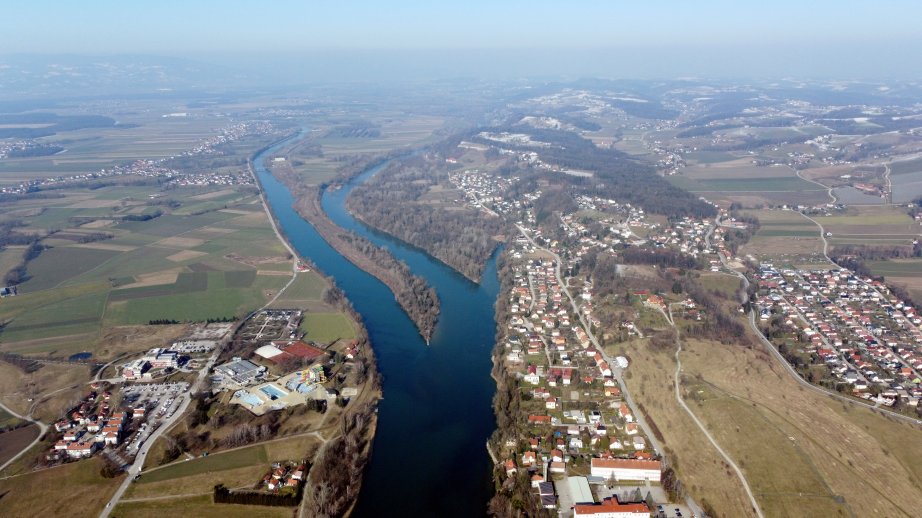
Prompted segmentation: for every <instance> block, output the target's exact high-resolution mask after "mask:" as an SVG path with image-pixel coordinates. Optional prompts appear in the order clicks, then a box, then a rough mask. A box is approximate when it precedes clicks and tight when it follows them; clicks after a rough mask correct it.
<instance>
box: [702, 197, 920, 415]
mask: <svg viewBox="0 0 922 518" xmlns="http://www.w3.org/2000/svg"><path fill="white" fill-rule="evenodd" d="M804 217H805V218H807V219H809V220H811V221H813V222H814V223H816V225H817V226H819V227H820V232H821V234H825V232H823V227H822V225H820V224H819V223H818V222H816V221H814V220H813V219H812V218H809V217H807V216H806V215H804ZM823 241H824V242H825V241H826V237H825V235H823ZM718 257H720V262H721V264H722V265H723V267H724V269H725V270H727V271H728V272H730V273H732V274H734V275H736V276H737V277H739V278H740V279H741V280H742V281H743V291H747V290H748V289H749V279H748V278H747V277H746V276H745V275H743V274H742V273H741V272H738V271H736V270H734V269H733V268H730V267H729V266H727V260H726V257H724V256H723V255H721V254H718ZM827 258H828V257H827ZM830 262H832V261H830ZM749 327H750V328H751V329H752V332H753V333H754V334H755V335H756V336H757V337H758V339H759V342H760V343H761V344H762V345H763V346H764V347H765V349H767V350H768V352H769V353H771V355H772V356H773V357H774V358H775V359H777V360H778V362H779V363H780V364H781V366H782V367H784V370H785V371H786V372H787V373H788V374H790V375H791V377H793V378H794V381H796V382H797V383H799V384H800V385H801V386H802V387H804V388H807V389H809V390H812V391H814V392H817V393H819V394H823V395H826V396H829V397H832V398H835V399H838V400H840V401H844V402H846V403H852V404H854V405H859V406H864V407H867V408H868V409H870V410H872V411H877V412H882V413H885V414H887V416H889V417H894V418H896V419H899V420H901V421H903V422H906V423H910V424H915V425H922V419H916V418H914V417H910V416H907V415H904V414H900V413H898V412H894V411H893V410H889V409H887V408H881V407H880V406H878V405H877V404H873V403H868V402H866V401H864V400H861V399H855V398H851V397H847V396H843V395H842V394H839V393H838V392H835V391H833V390H830V389H827V388H824V387H821V386H819V385H814V384H813V383H810V382H809V381H807V380H805V379H803V378H802V377H801V376H800V374H798V373H797V371H796V370H794V367H792V366H791V364H790V363H789V362H788V361H787V359H785V357H784V356H783V355H782V354H781V353H780V352H778V349H777V348H775V346H774V344H772V343H771V341H770V340H769V339H768V338H765V335H763V334H762V331H760V330H759V326H758V325H756V314H755V310H754V309H751V308H750V310H749Z"/></svg>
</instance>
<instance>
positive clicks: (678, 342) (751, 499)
mask: <svg viewBox="0 0 922 518" xmlns="http://www.w3.org/2000/svg"><path fill="white" fill-rule="evenodd" d="M668 320H669V324H670V325H672V328H673V329H674V330H675V343H676V350H675V364H676V366H675V380H674V383H673V387H674V388H675V400H676V402H677V403H678V404H679V406H681V407H682V408H683V409H684V410H685V413H687V414H688V415H689V417H691V418H692V421H694V422H695V425H697V426H698V429H699V430H701V433H703V434H704V436H705V437H707V440H708V441H709V442H710V443H711V446H713V447H714V449H715V450H717V453H719V454H720V456H721V457H723V459H724V462H726V463H727V464H728V465H729V466H730V467H731V468H733V471H734V472H735V473H736V477H737V478H738V479H739V481H740V483H741V484H742V485H743V489H744V490H745V491H746V496H748V497H749V503H750V504H751V505H752V509H753V511H755V513H756V515H757V516H758V517H759V518H765V515H764V514H762V508H761V507H760V506H759V503H758V502H757V501H756V497H755V495H754V494H753V493H752V488H750V487H749V481H748V480H746V476H745V475H743V470H741V469H740V467H739V466H737V465H736V463H735V462H733V459H732V458H731V457H730V455H729V454H728V453H727V452H726V451H724V449H723V448H721V447H720V444H718V443H717V440H716V439H714V437H713V436H712V435H711V433H710V432H709V431H708V430H707V428H706V427H705V426H704V424H703V423H702V422H701V420H699V419H698V416H696V415H695V413H694V412H692V410H691V408H689V407H688V405H687V404H685V400H684V399H683V398H682V392H681V389H680V388H679V387H680V386H681V385H680V383H679V378H680V376H681V372H682V360H681V358H679V355H680V354H681V353H682V337H681V335H680V333H679V328H678V327H676V325H675V320H674V319H673V318H672V304H670V305H669V318H668Z"/></svg>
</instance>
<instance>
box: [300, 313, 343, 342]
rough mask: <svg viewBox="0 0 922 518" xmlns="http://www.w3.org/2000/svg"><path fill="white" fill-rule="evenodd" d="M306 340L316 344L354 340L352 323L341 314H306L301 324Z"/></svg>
mask: <svg viewBox="0 0 922 518" xmlns="http://www.w3.org/2000/svg"><path fill="white" fill-rule="evenodd" d="M301 329H302V330H303V331H305V332H306V333H307V338H308V339H309V340H313V341H315V342H318V343H329V342H332V341H334V340H337V339H352V338H355V329H354V328H353V327H352V322H350V321H349V318H348V317H347V316H346V315H344V314H342V313H307V314H306V315H305V316H304V321H303V322H302V323H301Z"/></svg>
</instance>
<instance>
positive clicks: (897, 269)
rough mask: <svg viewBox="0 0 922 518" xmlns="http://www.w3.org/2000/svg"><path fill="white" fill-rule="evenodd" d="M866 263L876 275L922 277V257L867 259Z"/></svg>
mask: <svg viewBox="0 0 922 518" xmlns="http://www.w3.org/2000/svg"><path fill="white" fill-rule="evenodd" d="M865 265H866V266H867V267H868V268H870V269H871V272H873V273H874V274H876V275H883V276H884V277H891V276H892V277H920V278H922V259H916V260H912V259H894V260H892V261H867V262H866V263H865Z"/></svg>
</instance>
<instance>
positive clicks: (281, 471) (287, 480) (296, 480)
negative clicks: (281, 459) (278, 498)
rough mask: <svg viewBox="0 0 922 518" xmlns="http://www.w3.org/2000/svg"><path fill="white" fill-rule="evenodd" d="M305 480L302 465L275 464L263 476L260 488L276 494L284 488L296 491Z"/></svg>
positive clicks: (305, 474)
mask: <svg viewBox="0 0 922 518" xmlns="http://www.w3.org/2000/svg"><path fill="white" fill-rule="evenodd" d="M306 478H307V472H306V471H305V466H304V464H298V465H296V466H295V465H289V464H281V463H276V464H273V465H272V469H270V470H269V472H268V473H266V474H265V475H263V479H262V486H263V487H264V488H265V489H266V491H269V492H270V493H278V492H280V491H281V490H283V489H285V488H291V489H293V490H297V489H298V487H300V486H301V484H303V483H304V480H305V479H306Z"/></svg>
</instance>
